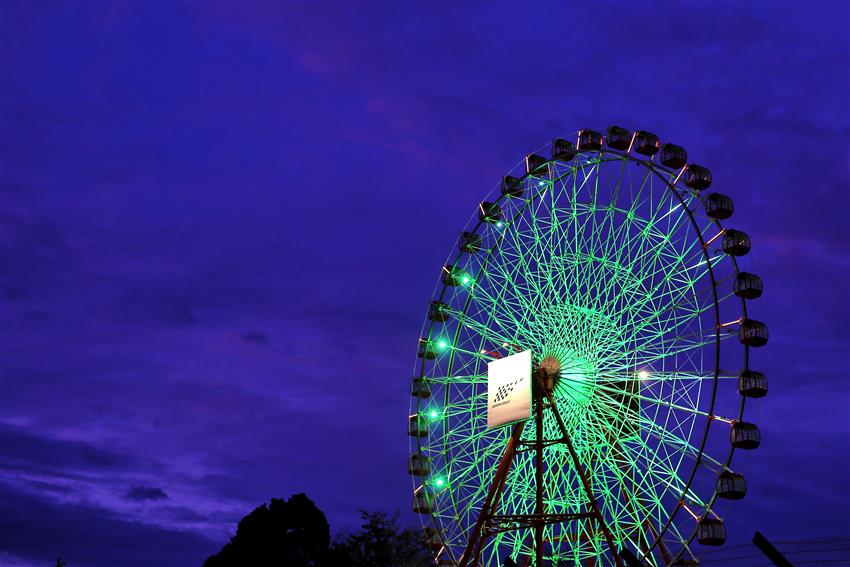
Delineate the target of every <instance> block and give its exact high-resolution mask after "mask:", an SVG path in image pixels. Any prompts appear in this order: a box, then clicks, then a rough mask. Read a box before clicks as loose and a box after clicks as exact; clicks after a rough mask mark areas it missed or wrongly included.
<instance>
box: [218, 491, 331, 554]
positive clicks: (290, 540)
mask: <svg viewBox="0 0 850 567" xmlns="http://www.w3.org/2000/svg"><path fill="white" fill-rule="evenodd" d="M329 551H330V527H329V526H328V521H327V519H325V515H324V514H323V513H322V511H321V510H319V509H318V508H317V507H316V505H315V504H314V503H313V501H312V500H310V499H309V498H307V496H306V495H304V494H296V495H294V496H292V497H290V498H289V500H280V499H277V498H272V501H271V503H269V505H268V506H267V505H265V504H263V505H262V506H258V507H257V508H255V509H254V511H253V512H251V513H250V514H248V515H247V516H245V517H244V518H242V519H241V520H240V521H239V525H238V527H237V528H236V535H235V536H233V537H232V538H230V543H228V544H226V545H225V546H224V547H223V548H222V549H221V551H219V552H218V553H217V554H216V555H213V556H211V557H209V558H208V559H207V560H206V561H205V562H204V567H236V566H239V567H249V566H250V567H254V566H256V567H265V566H269V567H271V566H275V567H279V566H287V567H326V566H328V565H329V563H328V560H329V558H330V557H329Z"/></svg>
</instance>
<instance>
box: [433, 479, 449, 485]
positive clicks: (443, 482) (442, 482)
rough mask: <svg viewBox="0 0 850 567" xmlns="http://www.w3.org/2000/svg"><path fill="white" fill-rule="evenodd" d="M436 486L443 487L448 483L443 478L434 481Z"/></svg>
mask: <svg viewBox="0 0 850 567" xmlns="http://www.w3.org/2000/svg"><path fill="white" fill-rule="evenodd" d="M434 484H436V485H437V486H443V485H444V484H446V481H445V480H443V479H441V478H438V479H437V480H436V481H434Z"/></svg>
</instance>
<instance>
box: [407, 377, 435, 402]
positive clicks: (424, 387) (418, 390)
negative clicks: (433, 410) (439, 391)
mask: <svg viewBox="0 0 850 567" xmlns="http://www.w3.org/2000/svg"><path fill="white" fill-rule="evenodd" d="M410 395H411V396H413V397H414V398H419V399H420V400H424V399H427V398H430V397H431V386H430V385H428V382H426V381H425V380H424V379H423V378H414V379H413V384H412V385H411V387H410Z"/></svg>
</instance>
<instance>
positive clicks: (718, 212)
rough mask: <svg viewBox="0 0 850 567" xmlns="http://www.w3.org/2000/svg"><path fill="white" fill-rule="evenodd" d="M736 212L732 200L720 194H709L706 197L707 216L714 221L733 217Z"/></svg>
mask: <svg viewBox="0 0 850 567" xmlns="http://www.w3.org/2000/svg"><path fill="white" fill-rule="evenodd" d="M734 210H735V207H734V204H733V203H732V198H731V197H727V196H726V195H721V194H720V193H709V194H708V195H707V196H706V197H705V214H706V215H708V216H710V217H711V218H713V219H717V220H723V219H728V218H729V217H731V216H732V212H733V211H734Z"/></svg>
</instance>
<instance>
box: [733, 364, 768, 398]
mask: <svg viewBox="0 0 850 567" xmlns="http://www.w3.org/2000/svg"><path fill="white" fill-rule="evenodd" d="M738 393H739V394H741V395H742V396H745V397H747V398H763V397H765V396H766V395H767V376H765V375H764V374H762V373H761V372H756V371H755V370H749V369H748V370H744V371H743V372H741V374H739V375H738Z"/></svg>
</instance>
